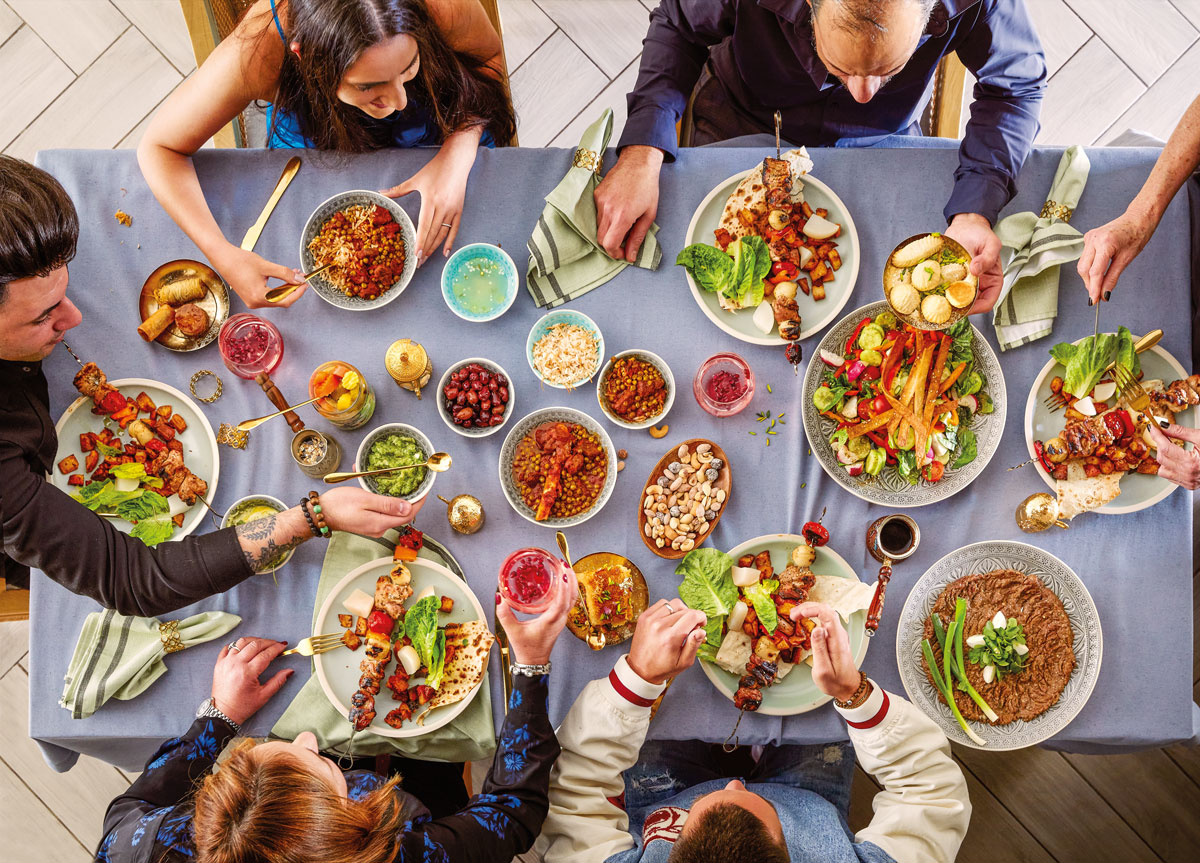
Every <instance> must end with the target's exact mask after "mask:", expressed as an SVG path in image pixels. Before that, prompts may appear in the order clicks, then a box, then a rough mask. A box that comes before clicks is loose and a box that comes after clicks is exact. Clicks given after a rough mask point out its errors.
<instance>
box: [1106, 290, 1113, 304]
mask: <svg viewBox="0 0 1200 863" xmlns="http://www.w3.org/2000/svg"><path fill="white" fill-rule="evenodd" d="M1111 296H1112V291H1105V292H1104V301H1105V302H1108V298H1109V297H1111Z"/></svg>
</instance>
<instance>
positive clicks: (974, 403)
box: [958, 396, 979, 413]
mask: <svg viewBox="0 0 1200 863" xmlns="http://www.w3.org/2000/svg"><path fill="white" fill-rule="evenodd" d="M958 406H959V407H960V408H966V409H967V410H969V411H970V412H971V413H975V412H976V411H977V410H979V399H977V398H975V396H963V397H962V398H961V399H959V400H958Z"/></svg>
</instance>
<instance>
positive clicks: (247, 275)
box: [212, 244, 308, 309]
mask: <svg viewBox="0 0 1200 863" xmlns="http://www.w3.org/2000/svg"><path fill="white" fill-rule="evenodd" d="M212 262H213V265H214V266H215V267H216V269H217V270H218V271H219V272H220V274H221V277H222V278H223V279H225V281H226V282H228V283H229V287H231V288H233V291H234V293H236V294H237V295H238V296H239V297H241V298H242V302H244V303H245V304H246V306H247V307H249V308H251V309H267V308H277V307H281V306H290V305H291V304H292V303H294V302H296V300H298V299H300V297H301V296H303V294H304V292H305V291H306V290H308V286H307V285H305V284H304V273H302V272H301V271H300V270H294V269H292V268H290V267H285V266H283V265H282V264H273V263H271V262H270V261H268V260H267V259H266V258H263V257H261V256H260V255H256V254H254V252H247V251H246V250H245V249H240V248H238V247H237V246H235V245H233V244H229V246H228V247H227V248H225V249H223V250H222V251H221V252H220V253H219V254H218V255H217V256H216V257H213V258H212ZM267 279H282V280H283V281H284V282H285V283H287V284H289V285H304V287H302V288H299V289H297V290H295V291H293V292H292V293H291V295H290V296H288V297H287V298H286V299H283V300H280V301H279V302H278V303H268V302H267V290H268V289H269V288H268V285H267ZM271 287H281V286H279V285H275V286H271Z"/></svg>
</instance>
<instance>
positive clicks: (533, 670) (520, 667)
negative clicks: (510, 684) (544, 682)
mask: <svg viewBox="0 0 1200 863" xmlns="http://www.w3.org/2000/svg"><path fill="white" fill-rule="evenodd" d="M508 668H509V670H510V671H511V672H512V673H513V674H524V675H525V676H526V677H540V676H541V675H543V674H549V673H550V663H549V662H547V663H546V664H545V665H524V664H522V663H520V662H514V663H512V664H511V665H509V666H508Z"/></svg>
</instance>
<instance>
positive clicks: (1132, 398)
mask: <svg viewBox="0 0 1200 863" xmlns="http://www.w3.org/2000/svg"><path fill="white" fill-rule="evenodd" d="M1113 377H1114V378H1116V383H1117V388H1118V389H1117V392H1118V394H1119V395H1120V397H1121V398H1123V399H1124V400H1125V401H1126V402H1127V403H1128V404H1129V406H1130V407H1131V408H1133V410H1135V411H1137V412H1138V413H1140V414H1142V415H1143V416H1145V417H1146V419H1147V420H1149V421H1150V422H1153V423H1159V425H1160V427H1163V428H1165V426H1164V425H1163V423H1162V422H1161V421H1160V420H1159V419H1158V417H1156V416H1154V415H1153V414H1151V413H1150V394H1149V393H1147V392H1146V389H1145V388H1144V387H1143V386H1142V385H1141V384H1140V383H1138V382H1137V381H1136V380H1134V377H1133V375H1132V374H1130V372H1129V369H1127V368H1125V366H1123V365H1120V364H1118V365H1116V366H1115V367H1114V368H1113Z"/></svg>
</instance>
